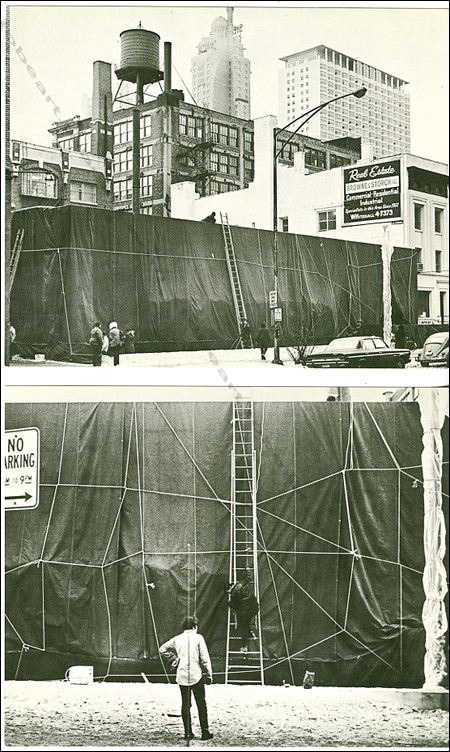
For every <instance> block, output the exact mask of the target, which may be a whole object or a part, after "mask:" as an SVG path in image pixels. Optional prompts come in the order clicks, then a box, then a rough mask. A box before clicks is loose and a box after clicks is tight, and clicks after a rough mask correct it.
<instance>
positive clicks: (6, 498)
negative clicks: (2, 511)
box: [5, 491, 31, 501]
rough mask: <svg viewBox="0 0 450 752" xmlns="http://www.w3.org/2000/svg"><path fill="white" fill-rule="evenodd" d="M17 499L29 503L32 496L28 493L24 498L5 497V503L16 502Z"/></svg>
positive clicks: (24, 494)
mask: <svg viewBox="0 0 450 752" xmlns="http://www.w3.org/2000/svg"><path fill="white" fill-rule="evenodd" d="M15 499H21V500H22V501H28V499H31V494H28V493H27V492H26V491H25V493H23V494H22V496H5V501H14V500H15Z"/></svg>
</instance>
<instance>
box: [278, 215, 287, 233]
mask: <svg viewBox="0 0 450 752" xmlns="http://www.w3.org/2000/svg"><path fill="white" fill-rule="evenodd" d="M280 224H281V232H289V217H280Z"/></svg>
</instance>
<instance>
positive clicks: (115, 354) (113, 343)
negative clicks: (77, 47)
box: [108, 321, 121, 366]
mask: <svg viewBox="0 0 450 752" xmlns="http://www.w3.org/2000/svg"><path fill="white" fill-rule="evenodd" d="M108 338H109V347H108V355H110V356H111V357H112V359H113V362H114V365H115V366H118V365H119V359H120V347H121V343H120V329H119V327H118V326H117V321H111V323H110V325H109V335H108Z"/></svg>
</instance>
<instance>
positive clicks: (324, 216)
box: [279, 209, 336, 232]
mask: <svg viewBox="0 0 450 752" xmlns="http://www.w3.org/2000/svg"><path fill="white" fill-rule="evenodd" d="M316 215H317V230H318V232H326V230H335V229H336V209H327V210H326V211H318V212H316ZM279 222H280V229H281V232H289V217H280V219H279Z"/></svg>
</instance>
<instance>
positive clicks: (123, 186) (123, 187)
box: [114, 178, 133, 201]
mask: <svg viewBox="0 0 450 752" xmlns="http://www.w3.org/2000/svg"><path fill="white" fill-rule="evenodd" d="M132 195H133V181H132V180H131V178H128V179H127V180H116V181H115V182H114V200H115V201H126V200H127V199H129V198H131V197H132Z"/></svg>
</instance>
